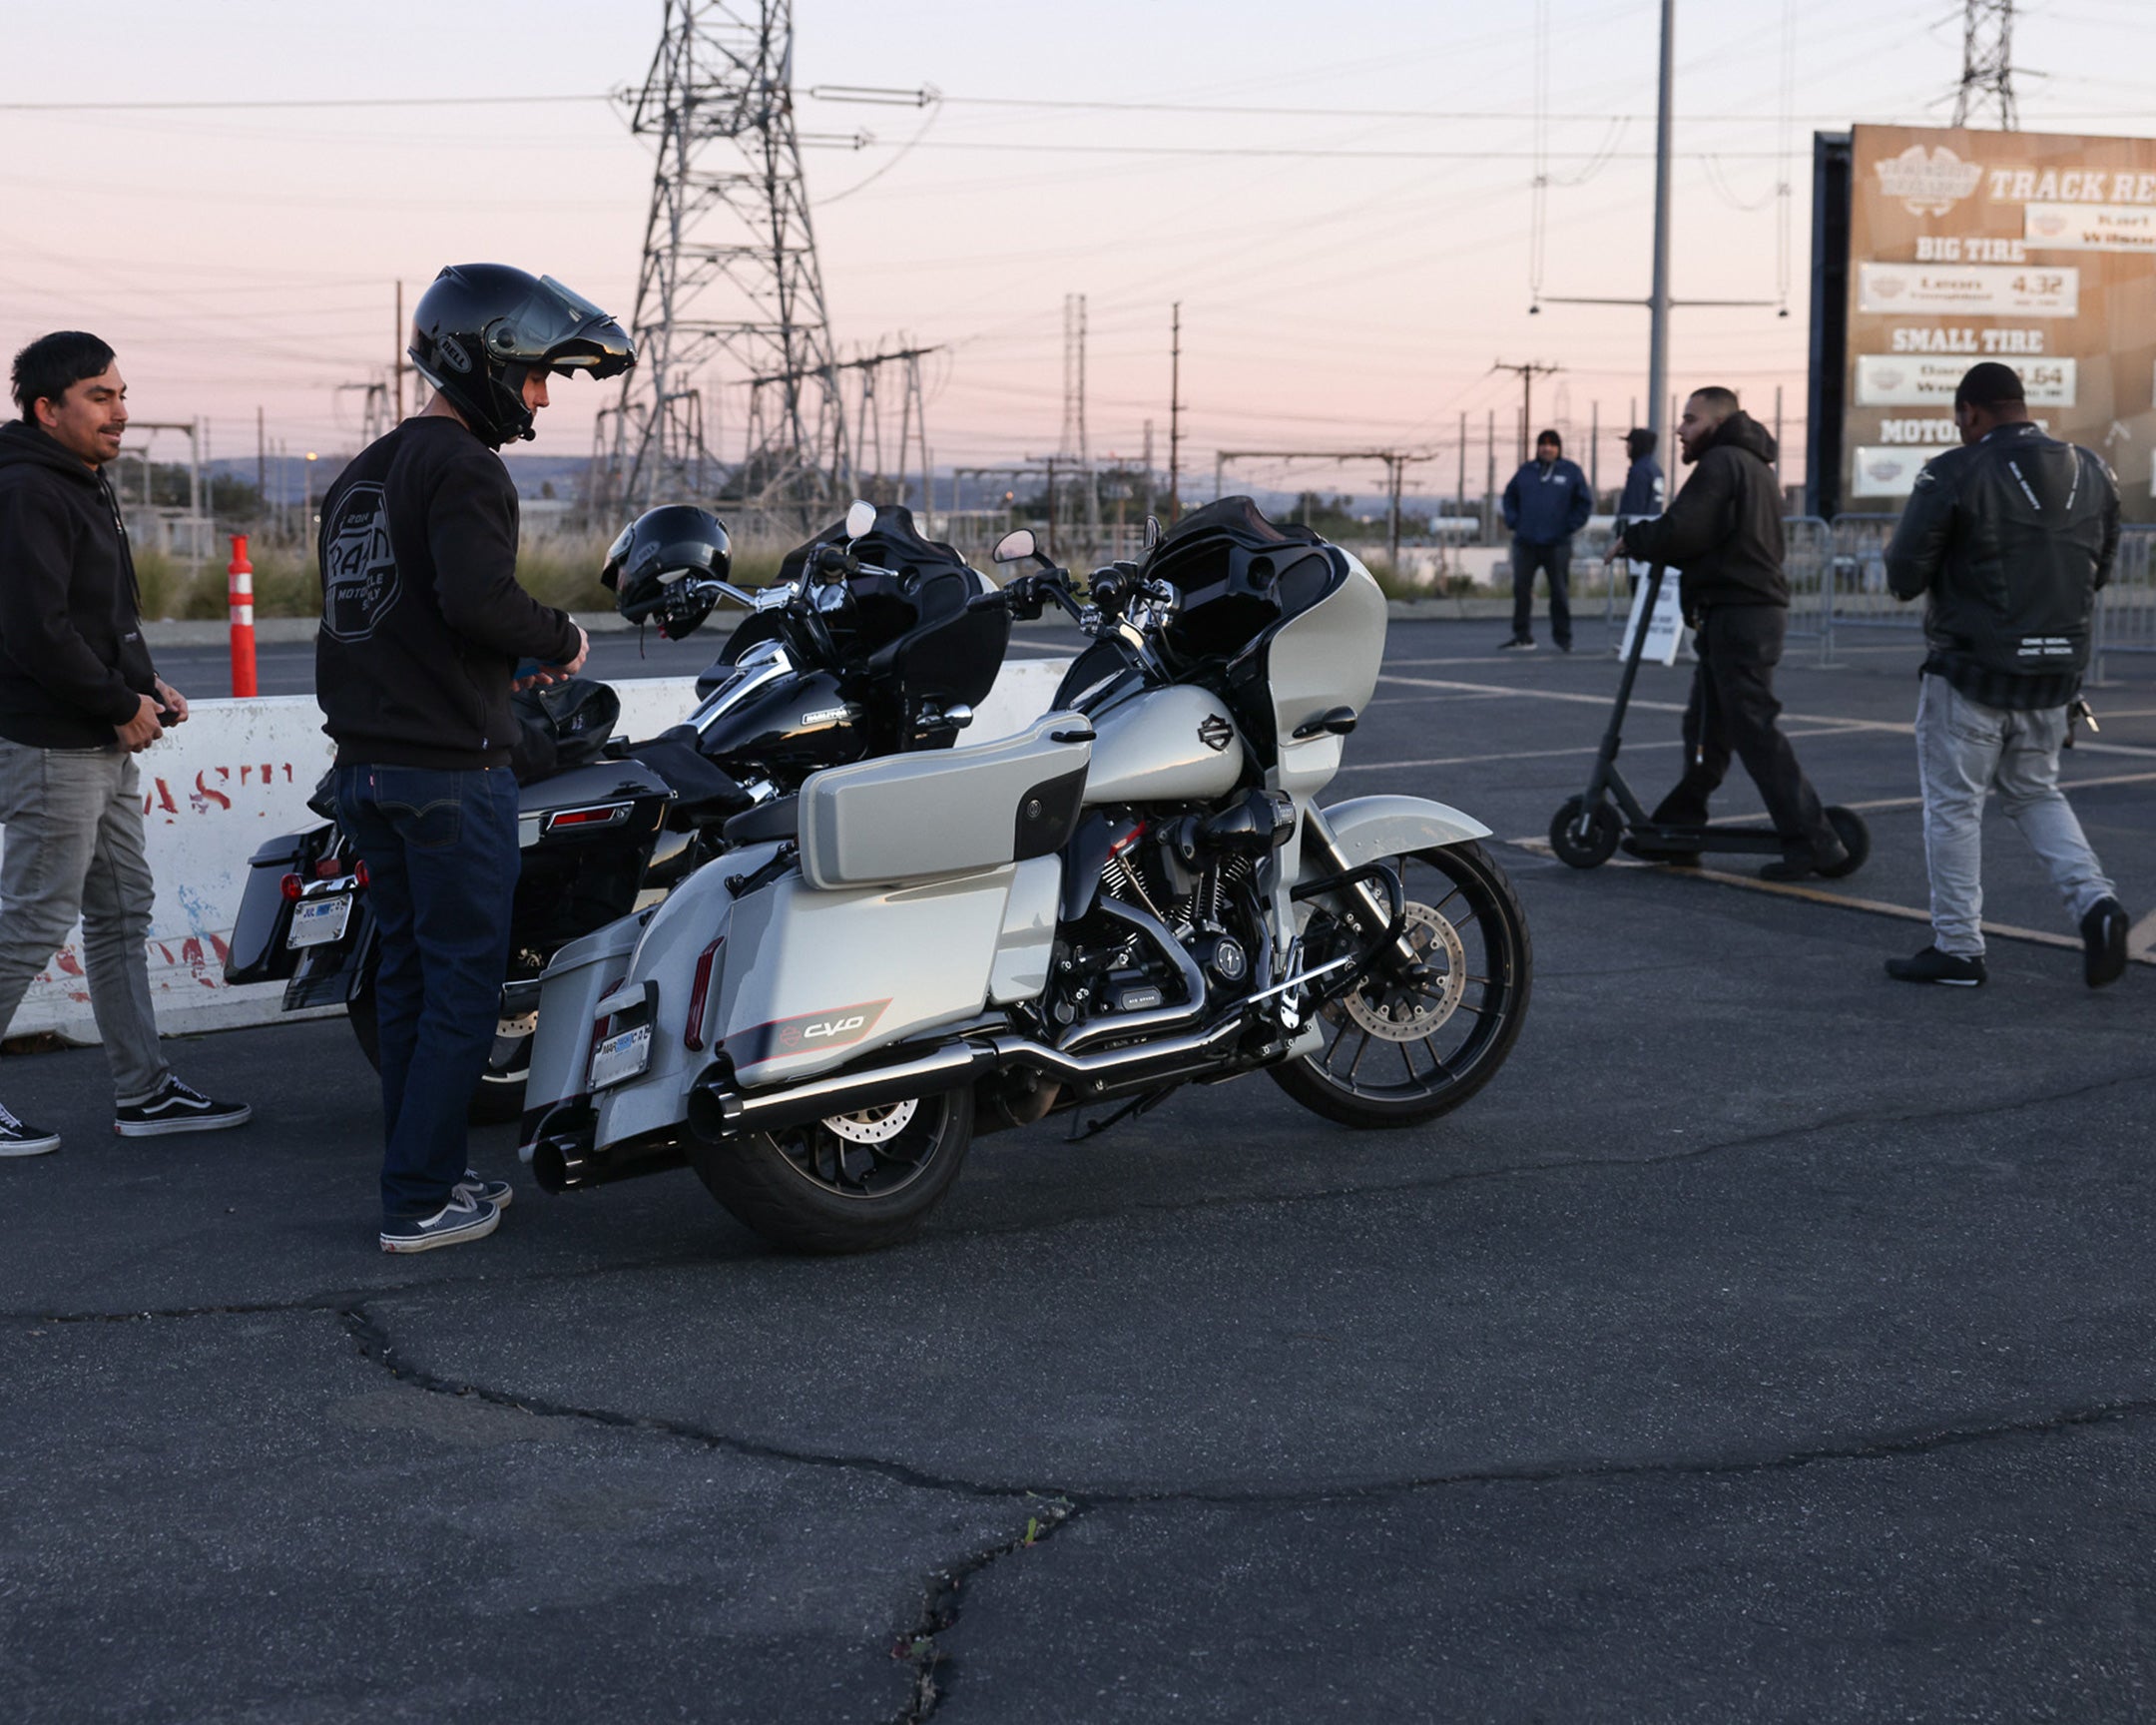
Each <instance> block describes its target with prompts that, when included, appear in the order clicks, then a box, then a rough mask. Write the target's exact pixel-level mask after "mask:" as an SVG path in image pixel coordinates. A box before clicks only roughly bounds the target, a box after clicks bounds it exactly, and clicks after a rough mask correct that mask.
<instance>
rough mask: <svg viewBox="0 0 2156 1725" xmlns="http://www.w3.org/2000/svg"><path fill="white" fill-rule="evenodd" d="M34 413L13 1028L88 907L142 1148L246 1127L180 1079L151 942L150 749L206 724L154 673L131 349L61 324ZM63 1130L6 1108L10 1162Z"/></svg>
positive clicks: (9, 728)
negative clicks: (114, 483) (132, 463)
mask: <svg viewBox="0 0 2156 1725" xmlns="http://www.w3.org/2000/svg"><path fill="white" fill-rule="evenodd" d="M12 381H13V384H14V393H15V404H16V405H17V406H18V407H20V408H21V409H22V418H21V419H19V420H16V421H13V422H12V423H9V424H7V425H4V426H0V824H4V826H5V828H6V838H5V840H4V842H0V1030H4V1029H5V1027H6V1025H7V1024H8V1022H9V1021H10V1020H12V1019H13V1018H14V1016H15V1011H16V1008H18V1007H19V1006H21V1004H22V999H23V995H24V994H25V993H26V992H27V991H28V989H29V987H30V983H31V981H32V979H33V978H35V977H36V975H37V974H38V972H39V971H41V970H42V969H44V968H45V966H46V965H47V964H48V963H49V962H51V960H52V955H53V953H54V952H55V951H56V950H58V949H59V946H60V944H61V942H62V941H64V940H65V939H66V938H67V936H68V930H69V929H70V928H72V927H73V926H74V925H75V918H76V917H77V916H78V915H79V916H81V918H82V923H83V964H84V968H85V969H86V970H87V971H88V973H89V980H90V1008H91V1011H92V1012H93V1013H94V1014H95V1015H96V1018H97V1026H98V1035H99V1037H100V1038H101V1039H102V1041H103V1042H104V1044H105V1058H106V1060H107V1062H108V1063H109V1064H110V1065H111V1067H112V1075H113V1088H114V1090H115V1092H116V1093H117V1097H118V1103H117V1107H116V1109H115V1111H114V1116H113V1130H114V1131H116V1132H118V1133H120V1134H121V1135H122V1136H123V1137H128V1138H142V1137H152V1136H159V1135H162V1134H164V1133H168V1132H206V1131H214V1130H216V1129H217V1128H219V1127H224V1126H239V1125H244V1124H245V1123H246V1122H247V1120H248V1119H249V1118H250V1117H251V1113H252V1111H251V1110H250V1109H249V1108H248V1107H247V1106H246V1105H245V1104H244V1103H235V1102H217V1101H213V1100H212V1099H211V1098H210V1097H208V1096H205V1095H203V1094H202V1092H201V1091H199V1090H195V1089H193V1088H191V1087H190V1086H188V1085H186V1084H183V1083H182V1082H181V1081H180V1080H179V1079H178V1078H176V1077H174V1076H173V1073H172V1069H171V1068H170V1067H169V1066H167V1065H166V1064H165V1058H164V1055H163V1053H162V1052H161V1051H160V1049H159V1045H158V1030H157V1013H156V1010H155V1008H154V1007H153V1006H152V1005H151V1001H150V966H149V958H148V954H147V953H146V951H145V949H144V941H145V940H146V939H147V938H148V936H149V933H150V915H151V909H152V905H153V901H154V899H155V897H156V885H155V882H154V881H153V880H152V879H151V875H150V863H149V859H148V857H147V856H146V854H145V852H144V848H143V807H142V789H141V781H140V779H139V777H138V775H137V774H136V771H135V761H134V756H135V754H136V752H137V751H139V750H143V749H147V748H149V747H150V745H151V744H153V743H155V742H156V741H157V740H158V739H159V738H160V737H161V736H163V735H164V731H165V727H166V726H167V725H176V724H178V723H180V722H181V721H182V720H184V719H186V718H187V716H188V708H187V702H186V701H184V700H183V699H182V698H181V696H180V693H179V691H178V690H176V689H174V688H173V687H172V685H171V684H169V683H167V682H165V681H164V680H163V679H162V678H160V677H159V676H158V674H157V671H156V669H155V667H153V666H152V665H151V663H150V650H149V648H148V647H147V646H145V645H144V643H143V638H142V618H141V616H140V615H139V610H140V606H141V595H140V593H139V591H138V590H137V588H136V584H135V561H134V558H133V556H132V555H131V554H130V552H129V550H128V537H127V528H126V526H125V524H124V523H123V522H122V521H121V518H120V506H119V503H118V502H117V501H116V500H115V499H114V497H113V492H112V487H111V486H110V485H108V484H107V483H106V482H105V472H104V469H105V464H106V463H107V462H108V461H111V460H113V459H114V458H115V457H116V456H118V455H119V453H120V439H121V436H122V434H123V433H125V431H126V430H127V420H128V415H127V385H126V383H125V382H124V381H123V380H122V378H121V376H120V367H119V365H118V364H117V363H116V362H115V360H114V357H113V350H112V349H111V348H110V347H108V346H107V345H106V344H105V343H104V342H103V341H100V340H99V339H98V338H97V337H96V336H95V335H91V334H87V333H85V332H84V331H82V330H80V329H62V330H58V331H56V332H55V333H53V334H50V335H46V336H42V337H40V338H39V339H38V340H35V341H33V342H31V343H30V345H29V346H27V347H25V348H24V349H23V350H22V351H21V352H20V353H18V354H16V355H15V365H14V371H13V377H12ZM59 1147H60V1136H59V1134H58V1133H56V1132H50V1131H47V1130H45V1129H44V1128H42V1127H37V1126H32V1125H29V1124H27V1123H26V1122H24V1121H21V1120H18V1119H17V1118H16V1117H15V1116H14V1115H13V1114H11V1113H9V1112H8V1111H7V1109H6V1108H4V1107H0V1156H35V1155H38V1154H40V1153H41V1152H44V1151H48V1150H57V1149H58V1148H59Z"/></svg>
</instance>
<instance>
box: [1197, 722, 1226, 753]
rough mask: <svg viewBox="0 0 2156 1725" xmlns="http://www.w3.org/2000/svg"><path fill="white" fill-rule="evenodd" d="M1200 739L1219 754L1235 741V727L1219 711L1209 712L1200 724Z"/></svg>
mask: <svg viewBox="0 0 2156 1725" xmlns="http://www.w3.org/2000/svg"><path fill="white" fill-rule="evenodd" d="M1198 741H1199V742H1201V743H1203V744H1204V745H1205V746H1206V747H1207V748H1208V749H1210V750H1212V751H1213V752H1214V753H1215V754H1216V755H1218V754H1219V753H1220V752H1221V751H1222V750H1223V749H1226V748H1227V747H1228V745H1229V744H1231V743H1233V742H1234V741H1235V727H1234V726H1233V725H1231V724H1229V723H1228V721H1227V720H1225V719H1223V718H1222V717H1221V716H1220V715H1219V714H1218V713H1209V714H1207V715H1206V717H1205V719H1204V720H1203V721H1202V722H1201V723H1200V724H1199V726H1198Z"/></svg>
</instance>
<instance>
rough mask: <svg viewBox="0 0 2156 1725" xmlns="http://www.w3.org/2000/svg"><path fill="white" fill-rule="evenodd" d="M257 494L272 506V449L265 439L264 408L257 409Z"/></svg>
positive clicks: (266, 505) (267, 504) (266, 503)
mask: <svg viewBox="0 0 2156 1725" xmlns="http://www.w3.org/2000/svg"><path fill="white" fill-rule="evenodd" d="M255 495H256V496H258V497H260V498H261V499H262V501H263V507H264V508H266V509H267V508H268V507H269V446H268V444H266V443H265V442H264V440H263V410H262V409H261V408H260V407H258V408H256V409H255Z"/></svg>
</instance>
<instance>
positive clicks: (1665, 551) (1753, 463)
mask: <svg viewBox="0 0 2156 1725" xmlns="http://www.w3.org/2000/svg"><path fill="white" fill-rule="evenodd" d="M1780 453H1781V451H1780V450H1778V449H1777V448H1776V447H1775V440H1774V434H1773V433H1772V432H1771V431H1769V430H1768V429H1767V427H1766V426H1764V425H1762V424H1761V423H1760V422H1759V421H1758V420H1757V419H1755V418H1753V417H1752V416H1751V415H1750V414H1749V413H1746V412H1745V411H1743V410H1742V409H1741V408H1740V409H1739V410H1738V411H1737V412H1735V413H1732V414H1731V415H1730V416H1729V417H1728V418H1727V419H1725V420H1723V421H1722V423H1721V424H1720V425H1718V426H1716V427H1715V431H1714V436H1713V438H1712V439H1711V440H1710V441H1709V443H1708V445H1707V448H1706V449H1705V450H1704V451H1702V453H1701V455H1700V458H1699V464H1698V468H1697V470H1696V471H1695V472H1694V473H1693V475H1692V477H1691V478H1690V479H1688V480H1686V481H1685V485H1684V489H1683V490H1681V491H1679V492H1678V493H1677V496H1676V499H1675V501H1673V502H1672V503H1671V504H1670V506H1669V508H1668V509H1667V510H1666V511H1664V512H1663V513H1662V514H1660V515H1657V516H1656V517H1655V518H1654V519H1653V520H1651V521H1635V522H1633V523H1632V524H1631V525H1630V526H1629V527H1627V528H1626V529H1625V532H1624V548H1625V550H1626V552H1627V553H1628V554H1629V555H1631V556H1633V557H1638V558H1642V559H1644V560H1646V561H1649V562H1661V563H1674V564H1675V565H1676V566H1677V567H1678V568H1679V569H1681V570H1683V571H1684V587H1683V593H1684V610H1685V615H1686V616H1687V617H1692V618H1697V617H1699V616H1700V615H1701V614H1702V613H1704V612H1706V611H1708V610H1710V609H1712V608H1713V607H1715V606H1717V605H1780V606H1783V607H1785V608H1787V607H1788V605H1789V582H1788V580H1787V579H1786V578H1785V577H1784V575H1783V573H1782V491H1781V487H1780V486H1779V485H1778V484H1777V483H1776V480H1775V470H1774V463H1775V457H1776V456H1777V455H1778V454H1780Z"/></svg>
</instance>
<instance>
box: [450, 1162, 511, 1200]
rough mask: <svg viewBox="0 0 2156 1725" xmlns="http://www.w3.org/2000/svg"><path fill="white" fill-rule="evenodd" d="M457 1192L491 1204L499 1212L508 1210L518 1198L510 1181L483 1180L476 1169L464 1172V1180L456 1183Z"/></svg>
mask: <svg viewBox="0 0 2156 1725" xmlns="http://www.w3.org/2000/svg"><path fill="white" fill-rule="evenodd" d="M455 1190H456V1191H458V1192H463V1193H467V1194H469V1195H470V1196H471V1197H474V1198H477V1199H479V1200H480V1201H481V1202H482V1203H487V1204H491V1205H493V1206H494V1208H495V1209H497V1210H506V1209H508V1208H509V1201H510V1200H511V1199H512V1198H514V1197H515V1196H516V1193H515V1192H514V1191H513V1190H511V1188H510V1185H509V1182H508V1181H506V1180H484V1179H481V1178H480V1176H479V1171H478V1170H477V1169H476V1168H467V1169H465V1170H464V1178H463V1179H461V1180H459V1181H458V1182H457V1183H456V1187H455Z"/></svg>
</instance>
